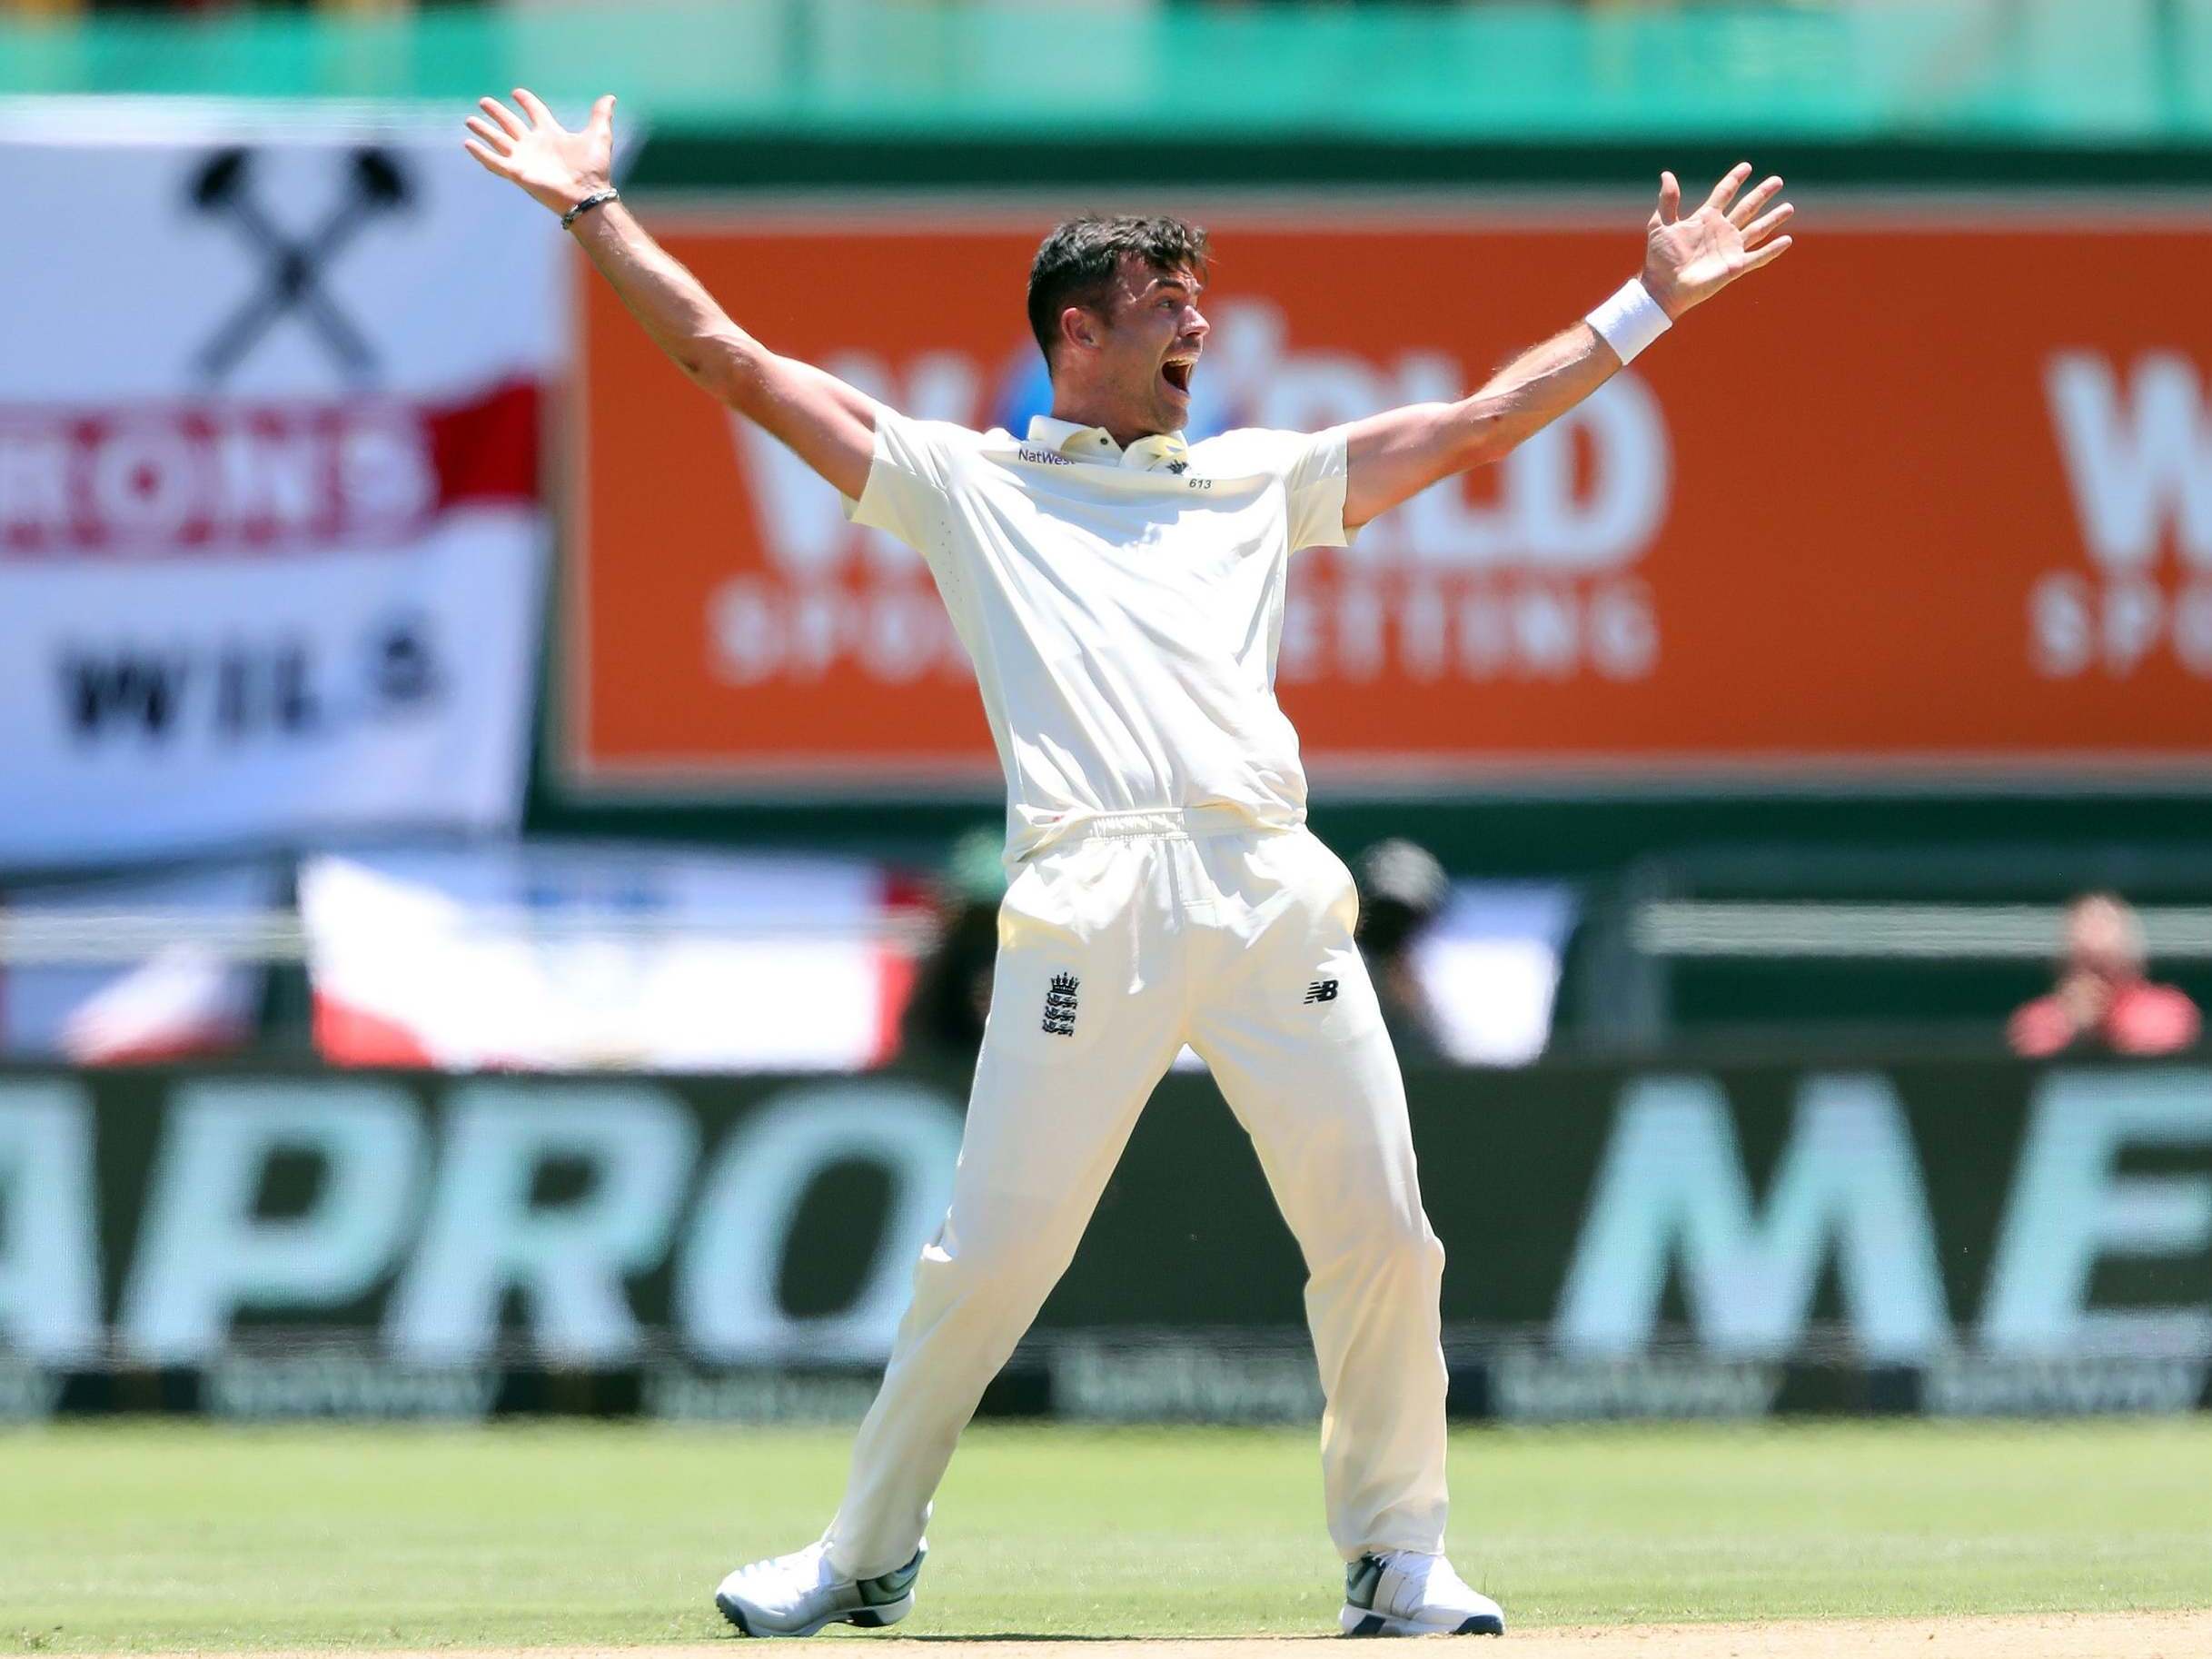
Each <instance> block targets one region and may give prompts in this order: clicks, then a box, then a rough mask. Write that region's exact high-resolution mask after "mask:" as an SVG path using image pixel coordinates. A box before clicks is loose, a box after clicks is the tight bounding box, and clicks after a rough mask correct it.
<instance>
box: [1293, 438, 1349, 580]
mask: <svg viewBox="0 0 2212 1659" xmlns="http://www.w3.org/2000/svg"><path fill="white" fill-rule="evenodd" d="M1287 459H1288V465H1286V466H1285V469H1284V474H1283V485H1284V489H1285V492H1287V493H1288V494H1289V496H1290V545H1291V549H1292V551H1296V550H1297V549H1299V548H1302V547H1349V546H1350V545H1351V544H1352V532H1351V531H1348V530H1346V529H1345V528H1344V483H1345V481H1346V480H1347V479H1348V478H1349V477H1350V476H1351V472H1352V459H1351V452H1350V449H1349V447H1348V444H1347V436H1346V433H1345V431H1344V428H1343V427H1341V426H1332V427H1330V428H1329V429H1328V431H1326V432H1314V433H1312V434H1311V435H1309V436H1305V437H1304V438H1303V439H1302V441H1301V442H1300V443H1299V445H1298V447H1297V448H1295V449H1294V450H1293V451H1292V452H1291V453H1290V455H1289V456H1288V458H1287Z"/></svg>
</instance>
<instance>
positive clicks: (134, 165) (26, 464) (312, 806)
mask: <svg viewBox="0 0 2212 1659" xmlns="http://www.w3.org/2000/svg"><path fill="white" fill-rule="evenodd" d="M87 119H91V120H97V121H101V122H104V123H106V124H108V125H110V126H112V124H113V122H114V117H113V115H112V114H99V115H96V116H92V117H88V118H87ZM0 154H5V158H6V160H7V164H8V171H9V174H10V176H12V177H15V178H16V179H18V180H20V181H22V184H21V189H20V190H19V191H18V193H17V200H16V203H15V206H16V211H17V213H18V215H19V216H20V217H21V219H22V220H23V222H24V224H25V231H26V233H27V237H28V244H32V245H38V246H41V247H43V248H45V249H46V250H48V253H46V254H45V255H42V256H41V257H39V258H36V259H20V260H14V261H11V262H9V263H8V265H7V267H6V269H5V272H4V273H0V301H4V303H0V313H5V315H6V316H7V317H8V318H9V319H10V320H11V321H10V323H8V325H7V333H6V346H5V351H0V710H5V711H6V716H7V718H6V719H5V720H4V721H0V773H4V774H5V777H6V778H7V780H8V783H7V789H6V791H5V798H6V810H5V811H4V812H0V863H4V864H15V865H21V866H45V865H56V866H58V865H81V864H94V863H101V862H106V861H111V860H117V859H135V858H144V857H149V856H162V855H172V854H176V853H182V852H190V851H193V850H195V849H205V848H213V847H222V846H228V845H232V844H247V843H252V844H291V843H295V842H298V841H300V840H303V839H311V838H315V837H322V836H328V835H333V834H343V833H346V832H349V831H362V830H391V829H471V830H499V829H503V828H508V827H511V825H512V824H513V822H514V820H515V818H516V815H517V813H518V812H519V810H520V806H521V780H522V769H523V762H524V760H525V757H526V754H527V750H528V719H529V713H530V707H531V670H532V663H533V660H534V654H535V651H536V646H537V633H538V626H539V623H538V605H539V599H540V591H541V585H542V574H543V563H544V560H545V557H546V547H547V534H548V526H549V519H548V515H547V512H546V511H545V504H544V501H543V491H542V489H541V480H540V475H539V451H540V422H541V406H542V403H543V398H544V392H545V389H546V386H547V384H548V382H549V381H550V379H551V376H552V374H553V373H554V372H555V371H556V369H557V368H558V367H559V365H560V362H561V361H562V357H563V350H562V317H561V312H560V307H559V305H558V304H557V303H556V295H557V293H558V292H559V289H560V280H561V277H562V273H563V267H562V266H561V264H560V259H559V256H558V231H557V230H556V229H555V228H554V227H553V226H552V224H551V222H550V220H549V219H548V216H547V215H546V214H545V213H544V211H543V210H542V209H540V208H537V207H535V206H534V205H533V204H531V203H530V202H528V201H527V200H525V199H523V198H522V197H521V196H520V195H519V194H518V193H516V192H514V191H511V190H500V189H496V188H493V187H492V182H491V181H490V180H488V179H486V178H485V177H484V176H483V174H482V172H481V169H479V168H477V167H476V166H475V164H473V163H472V162H471V160H470V159H469V158H468V157H467V156H466V155H464V154H461V150H460V148H459V146H458V145H457V144H455V143H454V141H453V138H452V134H451V129H450V128H449V126H448V125H447V124H444V123H442V122H441V123H438V124H435V125H434V126H429V127H426V126H424V125H422V124H413V125H408V124H393V123H392V122H391V121H389V120H386V119H382V118H369V119H367V120H366V123H365V124H363V122H362V119H361V118H354V119H353V120H352V121H351V122H346V121H342V120H340V119H339V118H336V117H333V118H332V120H331V121H329V122H327V123H322V124H314V123H309V124H302V123H300V122H299V121H297V120H290V121H283V120H279V119H278V118H275V117H268V118H260V117H253V116H251V115H246V114H235V113H231V112H227V111H224V110H223V109H220V108H216V107H214V106H193V109H192V110H191V111H189V112H185V113H178V114H158V113H154V114H141V115H140V116H138V117H137V118H135V119H134V120H131V121H129V122H126V123H125V124H124V126H123V128H122V129H121V131H120V132H117V131H112V130H101V131H98V132H94V133H91V134H84V133H82V132H80V131H78V130H76V129H75V128H73V127H72V125H71V124H70V122H69V121H68V120H67V119H64V117H62V116H55V117H53V118H52V119H51V120H42V119H39V118H26V119H25V120H23V121H19V122H17V123H15V124H11V127H10V130H9V134H8V135H7V136H6V137H5V139H4V140H0ZM487 271H496V272H497V273H499V274H498V276H497V278H496V280H492V281H487V280H485V277H484V273H485V272H487Z"/></svg>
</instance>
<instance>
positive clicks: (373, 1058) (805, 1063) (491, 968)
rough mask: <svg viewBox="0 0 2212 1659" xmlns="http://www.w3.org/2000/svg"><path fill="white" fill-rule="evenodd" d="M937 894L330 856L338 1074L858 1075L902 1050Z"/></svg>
mask: <svg viewBox="0 0 2212 1659" xmlns="http://www.w3.org/2000/svg"><path fill="white" fill-rule="evenodd" d="M919 898H920V894H919V891H918V889H914V888H912V887H911V886H909V885H908V884H907V883H905V882H903V881H901V880H900V879H898V878H896V877H894V876H892V875H891V874H890V873H889V872H888V871H886V870H884V869H881V868H879V867H878V866H877V865H874V864H869V863H865V862H861V861H859V860H850V859H793V858H780V859H779V858H716V857H712V856H709V855H693V854H687V853H665V852H645V851H638V850H635V849H621V848H618V847H598V846H588V845H558V844H544V845H531V846H512V845H510V846H504V847H492V848H481V849H451V850H424V851H410V852H397V851H395V852H383V853H377V854H372V855H366V856H360V857H336V856H331V857H322V858H316V859H309V860H308V861H307V862H306V863H305V864H304V865H303V866H302V867H301V870H300V915H301V919H302V921H303V923H304V924H305V926H306V929H307V937H308V974H309V979H310V982H311V985H312V991H313V996H314V1026H315V1047H316V1049H317V1051H318V1052H319V1053H320V1054H321V1055H322V1058H324V1059H326V1060H329V1061H331V1062H332V1063H333V1064H337V1065H381V1066H392V1065H398V1066H436V1067H442V1068H452V1069H460V1070H469V1069H475V1068H513V1069H543V1068H554V1069H581V1068H599V1067H639V1066H643V1067H650V1068H657V1069H665V1070H677V1071H691V1070H715V1069H722V1068H728V1069H732V1070H741V1071H745V1070H749V1071H760V1070H784V1071H814V1070H830V1069H839V1070H848V1069H852V1068H858V1067H864V1066H871V1065H876V1064H878V1063H880V1062H881V1061H883V1060H885V1059H887V1058H889V1056H890V1054H891V1052H892V1050H893V1049H894V1048H896V1047H897V1041H898V1012H899V1009H900V1008H901V1007H902V1006H903V1005H904V1002H905V999H906V994H907V989H908V985H909V983H910V981H911V979H912V976H913V959H912V953H911V949H910V946H911V942H912V935H913V934H914V933H915V932H916V930H917V924H918V923H920V922H921V920H922V918H921V917H920V915H919V913H918V910H917V909H916V906H917V904H918V901H919Z"/></svg>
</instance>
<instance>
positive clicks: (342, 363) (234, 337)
mask: <svg viewBox="0 0 2212 1659" xmlns="http://www.w3.org/2000/svg"><path fill="white" fill-rule="evenodd" d="M407 200H408V184H407V175H406V174H405V173H403V172H402V171H401V168H400V165H399V163H398V162H397V161H395V160H394V159H393V158H392V154H390V153H389V152H388V151H384V150H380V149H378V148H376V147H375V146H374V145H364V146H362V148H360V149H357V150H355V151H354V152H353V153H352V154H351V155H350V156H348V157H347V158H346V164H345V190H344V194H342V196H341V197H340V198H339V201H338V204H337V205H336V206H334V207H332V209H331V211H330V212H329V213H328V214H325V215H324V216H323V219H322V223H321V224H318V225H316V226H315V227H314V228H313V229H312V230H311V231H310V232H308V233H307V234H306V235H304V236H303V237H299V238H297V239H295V238H293V237H292V236H291V235H289V234H287V233H285V232H284V231H283V230H281V229H279V228H278V226H277V225H276V224H275V223H274V222H273V220H271V219H270V217H269V215H268V214H265V213H263V211H262V207H261V204H260V202H259V201H258V200H257V199H256V197H255V194H254V190H253V152H252V151H251V150H244V149H229V150H218V151H216V152H215V154H213V155H211V156H209V157H208V158H207V160H206V161H205V162H203V163H202V164H201V165H200V168H199V170H198V172H196V173H195V174H193V181H192V193H191V202H192V205H193V209H194V210H195V211H197V212H199V213H202V214H207V215H208V216H209V217H211V218H221V219H225V220H228V221H229V222H230V224H233V226H235V227H236V229H237V233H238V234H239V235H240V236H241V237H242V238H243V239H244V241H245V243H246V244H247V245H248V246H249V247H250V248H252V249H253V252H254V253H255V254H256V255H257V256H258V257H260V258H261V259H262V260H263V262H264V269H263V276H262V283H261V286H260V287H259V288H258V289H257V290H256V291H255V292H254V293H252V294H251V295H249V296H248V297H247V299H246V300H245V302H244V303H243V304H241V305H240V306H239V307H238V309H237V310H236V311H234V312H233V313H231V315H230V317H229V318H228V319H227V320H226V321H225V322H224V323H223V326H222V327H221V328H219V329H217V330H216V331H215V333H214V335H213V338H211V339H210V340H209V341H208V343H206V344H205V345H204V346H203V347H202V348H201V349H200V353H199V355H198V357H197V359H196V360H195V361H196V363H197V366H198V368H199V371H200V373H202V374H203V375H205V376H206V377H207V378H208V379H209V380H213V381H219V380H221V379H223V376H224V375H226V374H228V373H230V372H231V371H232V370H233V369H235V368H236V367H237V366H238V365H239V363H242V362H243V361H244V359H245V357H246V355H247V353H250V352H252V351H253V348H254V347H255V346H256V345H258V344H259V343H261V341H262V340H263V338H264V337H265V336H266V335H267V334H268V333H269V331H270V329H271V328H273V327H274V326H275V324H276V323H278V322H279V321H280V320H281V319H282V318H283V317H284V316H286V315H288V314H290V313H293V312H297V313H299V315H300V318H301V320H302V321H303V323H306V325H307V326H308V328H309V329H310V330H312V332H313V333H314V334H315V336H316V338H318V339H320V340H321V341H322V343H323V344H324V345H325V346H326V347H328V348H329V350H330V353H331V355H332V357H334V358H335V359H336V360H337V362H338V366H339V367H340V369H342V371H343V372H344V373H345V374H346V375H347V377H348V378H349V379H352V380H354V381H362V380H366V379H368V378H369V376H370V375H371V374H372V373H374V372H375V368H376V353H374V352H373V351H372V350H371V349H370V347H369V343H368V342H367V341H365V340H363V339H362V336H361V331H360V330H358V329H356V328H355V327H354V326H353V324H352V323H351V322H349V321H348V320H347V319H346V317H345V314H344V313H342V312H341V311H340V310H339V309H338V307H337V304H336V303H334V302H333V301H332V299H331V296H330V293H329V291H328V290H327V289H325V288H324V286H323V283H322V273H324V272H325V271H326V270H327V269H328V268H329V266H330V263H331V262H332V260H333V259H335V258H337V257H338V255H339V253H341V252H342V250H343V249H344V248H345V246H346V245H347V244H348V243H351V242H352V240H353V239H354V237H356V236H358V235H359V234H360V233H362V230H363V229H365V228H366V227H367V226H368V225H369V224H372V222H374V221H375V220H377V219H380V218H382V217H383V216H384V215H385V214H392V213H395V212H397V211H399V210H400V209H401V208H403V207H404V206H405V205H406V204H407Z"/></svg>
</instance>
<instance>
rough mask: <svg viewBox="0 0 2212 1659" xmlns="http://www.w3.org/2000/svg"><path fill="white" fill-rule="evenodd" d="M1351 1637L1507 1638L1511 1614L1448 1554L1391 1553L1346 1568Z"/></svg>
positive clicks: (1345, 1615) (1342, 1620)
mask: <svg viewBox="0 0 2212 1659" xmlns="http://www.w3.org/2000/svg"><path fill="white" fill-rule="evenodd" d="M1337 1623H1338V1624H1342V1625H1343V1626H1344V1634H1346V1635H1347V1636H1502V1635H1503V1634H1505V1612H1504V1610H1503V1608H1501V1607H1500V1606H1499V1605H1498V1604H1497V1603H1495V1602H1493V1601H1492V1600H1491V1599H1490V1597H1488V1596H1487V1595H1484V1594H1481V1593H1480V1592H1479V1591H1475V1590H1471V1589H1469V1588H1468V1587H1467V1584H1466V1581H1465V1580H1463V1579H1462V1578H1461V1577H1460V1575H1458V1574H1457V1573H1454V1572H1453V1570H1452V1564H1451V1563H1450V1562H1448V1561H1446V1560H1445V1559H1444V1558H1443V1556H1442V1555H1418V1554H1416V1553H1415V1552H1413V1551H1412V1550H1385V1551H1384V1552H1383V1553H1382V1554H1381V1555H1362V1556H1361V1557H1360V1558H1359V1559H1358V1560H1357V1561H1354V1563H1352V1564H1351V1565H1349V1566H1347V1567H1346V1568H1345V1569H1344V1611H1343V1612H1342V1613H1340V1614H1337Z"/></svg>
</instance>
